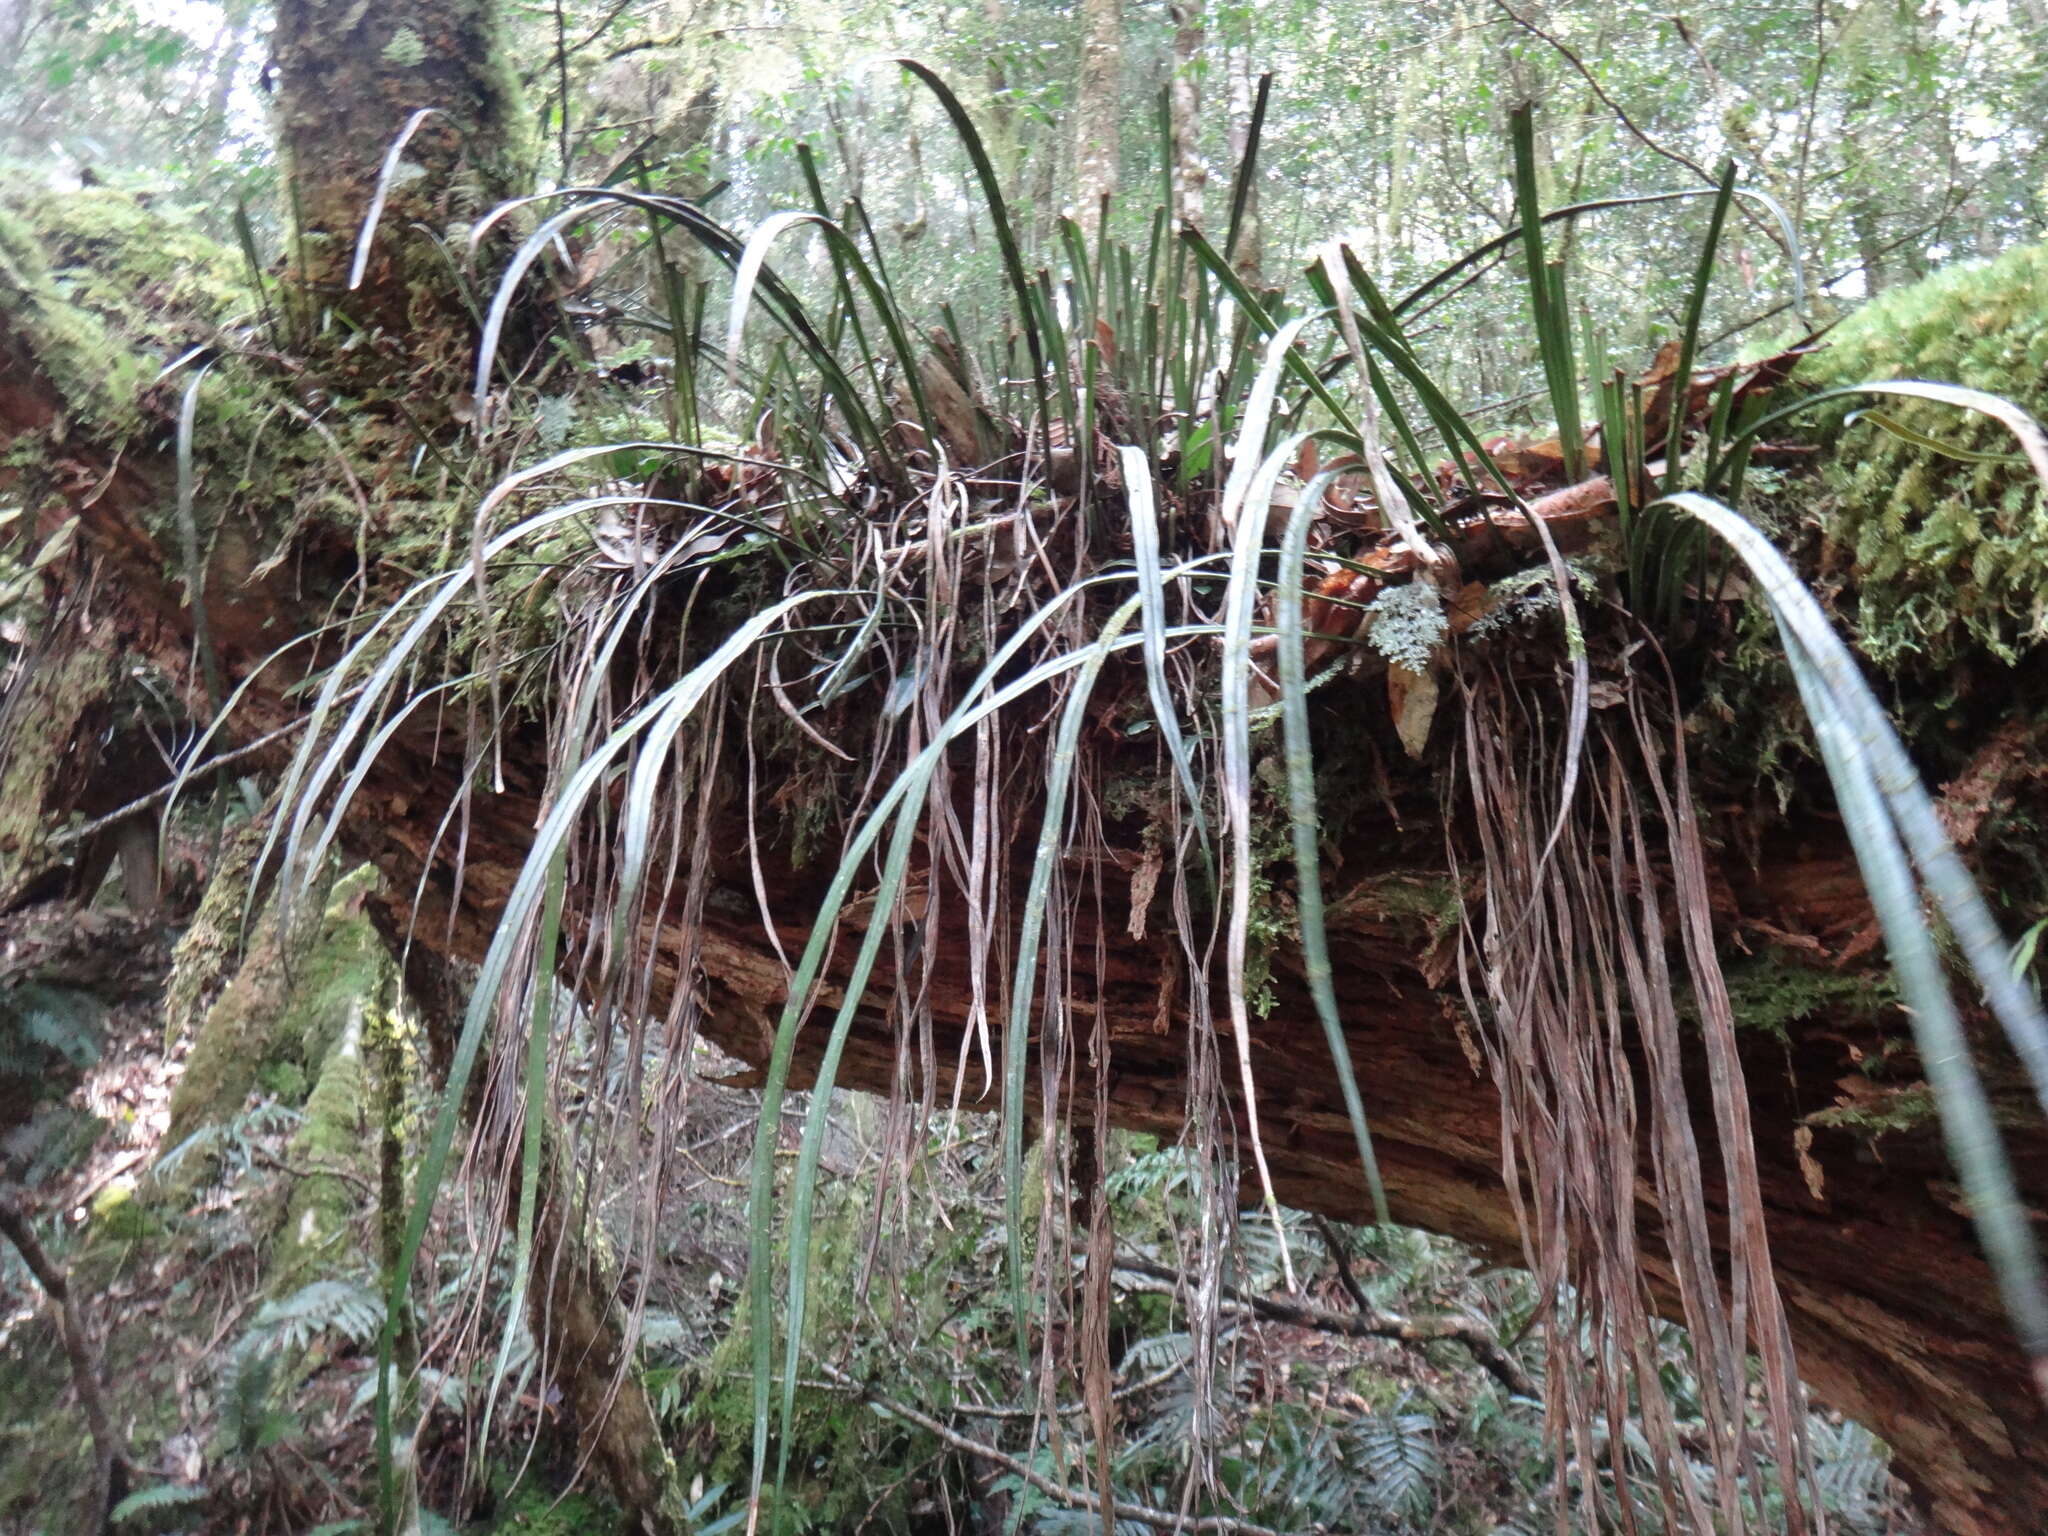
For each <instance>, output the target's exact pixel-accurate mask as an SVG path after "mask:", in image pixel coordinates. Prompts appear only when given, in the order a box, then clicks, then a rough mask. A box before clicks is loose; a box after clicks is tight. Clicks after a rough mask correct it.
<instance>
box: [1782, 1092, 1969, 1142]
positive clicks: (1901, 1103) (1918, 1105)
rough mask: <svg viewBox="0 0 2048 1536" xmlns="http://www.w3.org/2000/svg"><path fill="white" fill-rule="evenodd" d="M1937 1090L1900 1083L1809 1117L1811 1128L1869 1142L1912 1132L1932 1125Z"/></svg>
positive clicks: (1808, 1122) (1935, 1110) (1816, 1112)
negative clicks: (1849, 1133) (1844, 1133)
mask: <svg viewBox="0 0 2048 1536" xmlns="http://www.w3.org/2000/svg"><path fill="white" fill-rule="evenodd" d="M1936 1114H1937V1106H1936V1105H1935V1102H1934V1090H1933V1089H1932V1088H1930V1087H1929V1086H1928V1085H1927V1084H1925V1083H1901V1084H1899V1085H1897V1086H1896V1087H1890V1088H1876V1089H1873V1090H1872V1091H1871V1093H1870V1095H1869V1096H1868V1097H1866V1098H1860V1099H1858V1100H1857V1101H1855V1102H1853V1103H1839V1104H1836V1105H1834V1106H1833V1107H1831V1108H1828V1109H1817V1110H1815V1111H1814V1112H1813V1113H1812V1114H1810V1115H1808V1116H1807V1117H1806V1123H1807V1124H1808V1125H1819V1126H1826V1127H1828V1128H1830V1129H1833V1130H1841V1131H1854V1132H1856V1133H1857V1134H1859V1135H1861V1136H1862V1137H1864V1138H1865V1139H1866V1140H1868V1141H1875V1140H1876V1139H1877V1138H1878V1137H1880V1136H1884V1135H1887V1134H1889V1133H1891V1132H1893V1131H1910V1130H1913V1129H1915V1128H1916V1127H1918V1126H1923V1125H1928V1124H1931V1123H1932V1122H1933V1121H1934V1119H1935V1118H1936Z"/></svg>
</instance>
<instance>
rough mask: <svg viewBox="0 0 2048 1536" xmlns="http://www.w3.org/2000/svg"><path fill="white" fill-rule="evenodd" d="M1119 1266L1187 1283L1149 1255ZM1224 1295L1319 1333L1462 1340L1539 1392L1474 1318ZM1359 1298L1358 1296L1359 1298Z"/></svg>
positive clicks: (1523, 1391)
mask: <svg viewBox="0 0 2048 1536" xmlns="http://www.w3.org/2000/svg"><path fill="white" fill-rule="evenodd" d="M1116 1267H1117V1268H1118V1269H1121V1270H1127V1271H1129V1272H1130V1273H1132V1274H1137V1275H1145V1276H1148V1277H1150V1278H1151V1279H1154V1280H1166V1281H1172V1282H1175V1283H1183V1282H1184V1281H1185V1279H1186V1277H1185V1276H1183V1275H1182V1274H1181V1273H1180V1272H1179V1271H1178V1270H1175V1269H1171V1268H1169V1267H1168V1266H1166V1265H1164V1264H1155V1263H1153V1262H1152V1261H1151V1260H1150V1259H1134V1258H1128V1257H1125V1258H1119V1259H1118V1260H1117V1261H1116ZM1219 1294H1220V1295H1221V1296H1222V1297H1223V1299H1224V1300H1226V1301H1230V1302H1234V1303H1235V1304H1236V1305H1238V1306H1240V1307H1243V1308H1245V1309H1246V1310H1247V1311H1249V1312H1251V1313H1253V1314H1254V1315H1256V1316H1259V1317H1263V1318H1265V1319H1266V1320H1267V1321H1269V1322H1275V1323H1286V1324H1289V1325H1290V1326H1292V1327H1295V1328H1313V1329H1315V1330H1316V1332H1318V1333H1334V1334H1340V1335H1342V1336H1344V1337H1345V1338H1352V1339H1398V1340H1400V1341H1401V1342H1402V1343H1404V1344H1435V1343H1451V1344H1461V1345H1463V1346H1464V1347H1465V1348H1466V1349H1467V1350H1469V1351H1470V1352H1471V1354H1472V1358H1473V1359H1474V1360H1476V1361H1478V1362H1479V1364H1480V1365H1481V1366H1483V1367H1484V1368H1485V1370H1486V1372H1487V1374H1488V1375H1490V1376H1492V1377H1493V1378H1494V1380H1496V1381H1498V1382H1499V1383H1500V1384H1501V1385H1502V1386H1504V1387H1506V1388H1507V1389H1508V1390H1509V1391H1510V1392H1513V1393H1514V1394H1515V1395H1516V1396H1518V1397H1529V1398H1534V1397H1538V1396H1540V1394H1539V1393H1538V1391H1537V1389H1536V1384H1535V1382H1533V1381H1531V1380H1530V1379H1529V1375H1528V1373H1527V1372H1526V1371H1524V1370H1523V1369H1522V1367H1521V1366H1520V1365H1519V1364H1518V1363H1517V1362H1516V1360H1515V1357H1514V1356H1513V1355H1511V1354H1509V1353H1508V1352H1507V1350H1505V1349H1504V1348H1502V1347H1501V1342H1500V1340H1499V1339H1497V1338H1495V1337H1494V1335H1493V1333H1492V1331H1491V1330H1489V1329H1488V1328H1487V1327H1486V1325H1485V1324H1483V1323H1481V1322H1478V1321H1477V1320H1475V1319H1473V1318H1461V1317H1441V1318H1431V1319H1428V1320H1427V1321H1422V1322H1418V1321H1416V1320H1415V1319H1413V1318H1408V1317H1403V1316H1402V1315H1401V1314H1400V1313H1398V1312H1381V1311H1378V1310H1375V1309H1373V1308H1370V1307H1365V1308H1361V1309H1360V1310H1359V1311H1358V1312H1357V1313H1355V1314H1353V1313H1344V1312H1329V1311H1325V1310H1324V1309H1323V1308H1321V1307H1311V1306H1305V1305H1303V1304H1302V1303H1300V1302H1293V1301H1274V1300H1272V1299H1271V1298H1269V1297H1265V1296H1252V1295H1248V1294H1246V1293H1245V1292H1243V1291H1240V1290H1238V1289H1237V1288H1236V1287H1235V1286H1229V1285H1226V1286H1222V1287H1221V1288H1220V1290H1219ZM1357 1299H1358V1298H1357V1297H1356V1296H1354V1297H1353V1300H1354V1301H1355V1300H1357Z"/></svg>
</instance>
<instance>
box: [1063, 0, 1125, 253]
mask: <svg viewBox="0 0 2048 1536" xmlns="http://www.w3.org/2000/svg"><path fill="white" fill-rule="evenodd" d="M1123 58H1124V7H1123V0H1082V7H1081V95H1080V101H1079V103H1078V109H1077V110H1076V111H1075V113H1074V214H1075V217H1076V218H1077V219H1078V220H1079V222H1080V225H1081V233H1082V234H1083V236H1084V237H1086V239H1087V242H1088V246H1089V248H1090V249H1091V250H1092V249H1093V248H1094V245H1095V237H1096V232H1097V231H1098V230H1099V229H1100V227H1101V224H1102V217H1103V211H1104V209H1105V207H1106V206H1107V200H1108V199H1109V198H1112V197H1114V196H1115V195H1116V188H1117V176H1118V173H1119V171H1120V170H1121V168H1122V165H1123V145H1122V140H1121V138H1120V137H1119V129H1118V124H1119V122H1120V120H1121V119H1122V116H1123V111H1122V108H1123V101H1122V93H1123Z"/></svg>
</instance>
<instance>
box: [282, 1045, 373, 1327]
mask: <svg viewBox="0 0 2048 1536" xmlns="http://www.w3.org/2000/svg"><path fill="white" fill-rule="evenodd" d="M363 1032H364V1022H363V1020H362V1018H361V1017H360V1016H358V1017H357V1018H355V1019H352V1020H351V1021H350V1022H349V1024H348V1026H347V1027H346V1028H345V1029H344V1030H343V1031H342V1036H341V1038H340V1039H339V1040H338V1041H336V1042H335V1045H334V1049H333V1050H332V1051H330V1052H329V1053H328V1056H327V1061H326V1064H325V1065H324V1066H322V1067H321V1069H320V1080H319V1082H318V1083H316V1084H315V1085H314V1087H313V1092H312V1095H311V1096H310V1097H309V1098H308V1099H307V1100H306V1109H305V1119H304V1120H303V1121H302V1122H301V1123H300V1125H299V1129H298V1134H296V1135H295V1136H293V1137H292V1145H291V1161H292V1166H293V1167H295V1168H298V1169H301V1170H309V1176H308V1177H306V1178H303V1179H300V1180H299V1181H298V1182H297V1183H296V1184H295V1185H294V1186H293V1188H292V1192H291V1198H290V1200H289V1201H288V1202H287V1203H286V1206H285V1216H284V1222H283V1225H282V1227H281V1228H280V1230H279V1232H278V1239H277V1247H276V1249H275V1251H274V1252H273V1254H272V1259H271V1265H270V1287H271V1291H272V1293H273V1294H275V1295H280V1296H282V1295H285V1294H287V1293H289V1292H291V1291H294V1290H296V1289H298V1287H299V1286H300V1285H302V1284H304V1283H305V1282H306V1281H307V1280H310V1279H313V1278H314V1277H315V1271H316V1269H317V1268H318V1267H319V1266H320V1265H321V1262H322V1261H323V1260H324V1259H327V1258H331V1257H333V1255H334V1250H335V1248H336V1246H337V1245H338V1244H340V1243H342V1241H343V1240H344V1239H345V1238H346V1237H347V1235H348V1231H347V1229H348V1220H349V1217H350V1216H351V1215H352V1214H353V1213H354V1211H355V1205H356V1200H355V1195H354V1192H353V1191H352V1190H351V1188H350V1186H349V1183H348V1182H347V1180H345V1179H343V1178H341V1177H339V1176H338V1175H336V1174H333V1173H327V1172H323V1171H321V1170H326V1169H341V1170H345V1171H346V1170H353V1168H354V1165H356V1164H357V1163H359V1162H360V1161H361V1160H362V1159H361V1153H362V1151H363V1148H364V1146H365V1145H366V1135H367V1126H366V1120H367V1115H366V1106H367V1104H368V1102H369V1099H368V1089H367V1082H366V1074H365V1072H364V1070H363ZM358 1176H359V1177H360V1176H361V1174H360V1172H359V1173H358Z"/></svg>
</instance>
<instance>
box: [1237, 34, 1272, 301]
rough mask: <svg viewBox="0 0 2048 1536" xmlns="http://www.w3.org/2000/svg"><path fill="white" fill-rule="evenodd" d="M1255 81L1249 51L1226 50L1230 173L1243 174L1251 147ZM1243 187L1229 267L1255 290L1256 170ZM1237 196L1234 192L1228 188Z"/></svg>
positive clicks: (1258, 259)
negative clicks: (1235, 242)
mask: <svg viewBox="0 0 2048 1536" xmlns="http://www.w3.org/2000/svg"><path fill="white" fill-rule="evenodd" d="M1256 94H1257V82H1256V81H1254V80H1253V78H1252V59H1251V50H1250V49H1249V48H1233V49H1231V50H1230V164H1231V174H1232V175H1234V176H1242V175H1243V174H1244V166H1245V153H1246V151H1247V150H1249V149H1250V148H1251V131H1252V109H1253V100H1254V98H1255V96H1256ZM1252 169H1253V175H1252V176H1251V177H1250V179H1249V180H1247V181H1246V182H1245V184H1244V215H1243V217H1242V219H1241V220H1240V221H1239V223H1238V226H1237V244H1236V245H1235V246H1234V247H1233V248H1232V250H1231V265H1233V266H1234V267H1236V269H1237V275H1238V276H1239V277H1241V278H1243V279H1244V280H1245V281H1246V282H1247V283H1249V284H1251V285H1252V286H1253V287H1254V288H1256V287H1257V286H1258V284H1259V274H1260V272H1261V270H1262V269H1263V268H1264V266H1265V261H1266V228H1265V222H1264V220H1263V219H1261V218H1260V216H1259V178H1258V175H1257V168H1256V167H1253V168H1252ZM1231 195H1232V196H1233V197H1235V196H1236V195H1237V189H1236V188H1235V187H1233V188H1232V189H1231Z"/></svg>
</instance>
